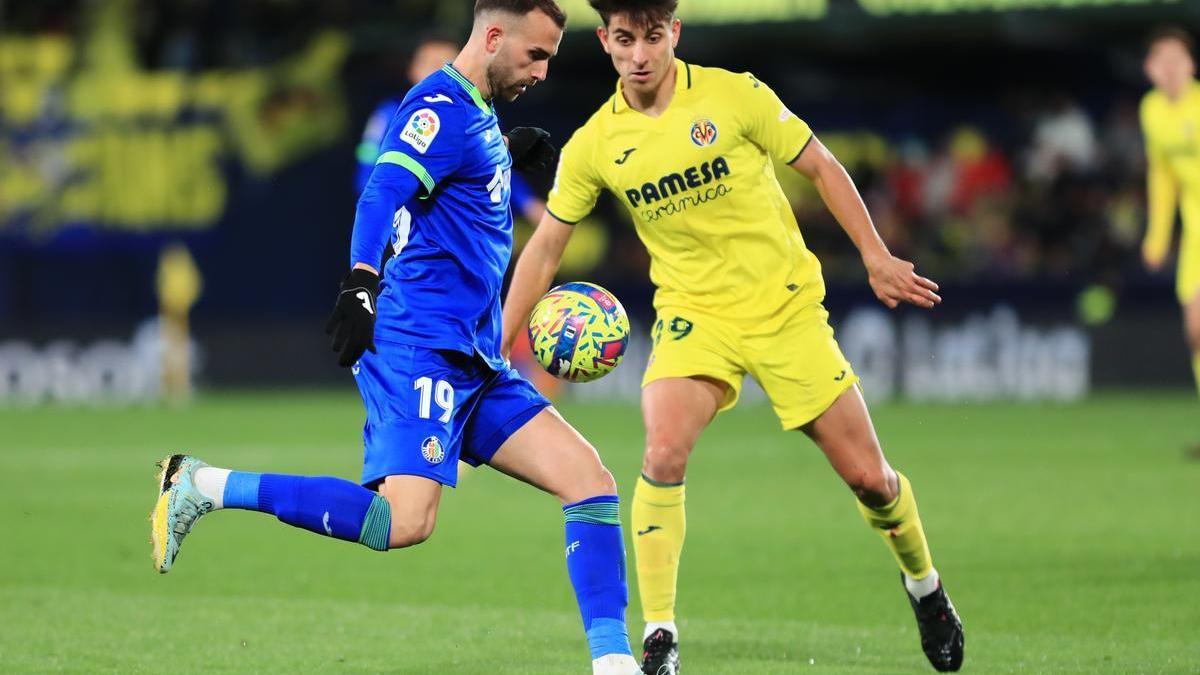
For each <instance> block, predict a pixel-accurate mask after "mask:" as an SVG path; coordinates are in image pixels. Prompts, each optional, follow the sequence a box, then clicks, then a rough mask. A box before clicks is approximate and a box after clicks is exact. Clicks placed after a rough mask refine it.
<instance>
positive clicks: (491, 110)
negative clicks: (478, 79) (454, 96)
mask: <svg viewBox="0 0 1200 675" xmlns="http://www.w3.org/2000/svg"><path fill="white" fill-rule="evenodd" d="M442 72H443V73H445V74H447V75H449V76H450V77H451V79H453V80H454V81H455V82H457V83H458V84H459V86H461V87H462V88H463V89H466V90H467V94H469V95H470V96H471V100H472V101H474V102H475V105H476V106H478V107H479V109H480V110H482V111H483V112H484V114H485V115H494V114H495V113H496V108H495V107H494V106H492V104H491V103H489V102H488V101H485V100H483V95H482V94H480V93H479V89H477V88H476V87H475V85H474V84H471V81H470V80H468V79H467V78H466V77H464V76H463V74H462V73H460V72H458V69H457V68H455V67H454V66H453V65H452V64H449V63H447V64H446V65H444V66H442Z"/></svg>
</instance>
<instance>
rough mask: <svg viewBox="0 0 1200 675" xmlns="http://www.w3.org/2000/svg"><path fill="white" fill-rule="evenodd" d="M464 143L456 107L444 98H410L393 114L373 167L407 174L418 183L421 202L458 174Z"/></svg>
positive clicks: (460, 115)
mask: <svg viewBox="0 0 1200 675" xmlns="http://www.w3.org/2000/svg"><path fill="white" fill-rule="evenodd" d="M429 99H435V101H434V102H430V101H429ZM465 141H466V119H465V114H464V112H463V109H462V107H461V105H460V104H459V103H456V102H454V101H452V100H450V99H449V98H448V97H445V96H441V97H440V99H439V97H437V96H433V97H430V96H425V97H422V96H412V97H410V98H409V99H406V100H405V102H404V104H403V105H401V106H400V109H399V110H398V111H397V112H396V117H395V119H393V120H392V123H391V126H389V127H388V130H387V135H386V137H385V138H384V139H383V146H382V147H381V148H380V150H381V151H382V152H381V153H380V155H379V159H378V160H377V161H376V163H377V164H380V165H382V164H396V165H399V166H401V167H403V168H405V169H407V170H408V171H410V172H411V173H412V174H413V175H414V176H416V177H417V180H419V181H420V182H421V187H422V190H421V197H423V198H424V197H428V196H430V195H432V194H433V191H434V189H436V188H437V186H438V184H439V183H441V182H442V181H444V180H446V179H447V178H450V177H451V176H452V175H454V172H455V171H457V170H458V167H459V165H460V164H461V163H462V159H463V154H464V146H465V144H466V143H465Z"/></svg>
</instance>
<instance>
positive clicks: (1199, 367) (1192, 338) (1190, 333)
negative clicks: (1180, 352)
mask: <svg viewBox="0 0 1200 675" xmlns="http://www.w3.org/2000/svg"><path fill="white" fill-rule="evenodd" d="M1183 327H1184V333H1185V334H1186V336H1187V344H1188V349H1189V350H1190V351H1191V354H1192V373H1193V374H1194V375H1195V377H1196V389H1197V391H1198V392H1200V293H1197V294H1196V295H1194V296H1193V297H1192V300H1191V302H1189V303H1187V304H1185V305H1184V306H1183ZM1188 455H1189V456H1191V457H1192V459H1200V443H1197V444H1196V445H1194V446H1193V447H1192V448H1191V449H1190V450H1189V451H1188Z"/></svg>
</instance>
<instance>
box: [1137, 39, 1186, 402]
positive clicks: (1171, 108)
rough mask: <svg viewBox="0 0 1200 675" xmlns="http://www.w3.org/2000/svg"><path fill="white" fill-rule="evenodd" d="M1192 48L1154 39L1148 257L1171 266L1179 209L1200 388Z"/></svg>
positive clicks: (1148, 103)
mask: <svg viewBox="0 0 1200 675" xmlns="http://www.w3.org/2000/svg"><path fill="white" fill-rule="evenodd" d="M1192 48H1193V43H1192V39H1191V37H1190V36H1189V35H1188V34H1187V33H1186V32H1184V31H1183V30H1180V29H1175V28H1168V29H1164V30H1162V31H1160V32H1158V33H1155V34H1154V36H1152V37H1151V39H1150V44H1149V52H1148V53H1147V55H1146V76H1147V77H1148V78H1149V79H1150V82H1151V83H1152V84H1153V85H1154V89H1152V90H1150V92H1149V93H1147V94H1146V96H1145V98H1143V99H1142V108H1141V117H1142V133H1143V134H1144V135H1145V137H1146V164H1147V169H1148V170H1147V174H1148V175H1147V197H1148V200H1149V212H1150V213H1149V220H1150V223H1149V227H1148V228H1147V230H1146V239H1145V241H1144V242H1143V244H1142V258H1143V259H1144V260H1145V262H1146V266H1147V267H1148V268H1149V269H1150V270H1152V271H1158V270H1161V269H1162V268H1163V266H1164V265H1166V262H1167V251H1168V250H1169V249H1170V248H1171V234H1172V230H1173V229H1174V225H1175V210H1176V209H1177V208H1178V209H1179V211H1180V214H1181V215H1182V216H1183V236H1182V237H1181V238H1180V241H1179V265H1178V268H1179V269H1178V272H1177V276H1176V280H1175V292H1176V294H1177V295H1178V297H1179V304H1181V305H1183V319H1184V325H1185V327H1186V332H1187V340H1188V346H1189V347H1190V348H1191V352H1192V370H1193V371H1194V372H1195V376H1196V388H1197V390H1200V82H1197V81H1196V62H1195V59H1193V57H1192Z"/></svg>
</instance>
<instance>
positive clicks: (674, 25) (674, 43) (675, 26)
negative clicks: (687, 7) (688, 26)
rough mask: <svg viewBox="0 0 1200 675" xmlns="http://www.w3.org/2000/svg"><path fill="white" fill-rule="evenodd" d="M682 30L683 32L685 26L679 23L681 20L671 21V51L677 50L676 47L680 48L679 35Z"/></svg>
mask: <svg viewBox="0 0 1200 675" xmlns="http://www.w3.org/2000/svg"><path fill="white" fill-rule="evenodd" d="M681 30H683V24H682V23H680V22H679V19H672V20H671V49H675V48H676V47H678V46H679V33H680V31H681Z"/></svg>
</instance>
